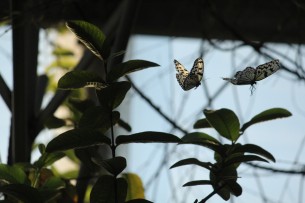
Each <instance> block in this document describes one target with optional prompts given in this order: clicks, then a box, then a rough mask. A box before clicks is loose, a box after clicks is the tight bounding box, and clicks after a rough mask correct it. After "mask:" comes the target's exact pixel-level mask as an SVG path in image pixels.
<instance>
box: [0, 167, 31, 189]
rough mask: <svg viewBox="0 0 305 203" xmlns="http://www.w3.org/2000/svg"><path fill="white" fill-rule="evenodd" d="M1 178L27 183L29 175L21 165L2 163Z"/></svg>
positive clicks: (12, 181) (10, 181)
mask: <svg viewBox="0 0 305 203" xmlns="http://www.w3.org/2000/svg"><path fill="white" fill-rule="evenodd" d="M0 180H5V182H8V183H16V184H17V183H21V184H22V183H26V182H27V176H26V174H25V173H24V171H23V170H22V169H21V167H18V166H8V165H5V164H1V163H0Z"/></svg>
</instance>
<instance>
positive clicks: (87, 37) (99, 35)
mask: <svg viewBox="0 0 305 203" xmlns="http://www.w3.org/2000/svg"><path fill="white" fill-rule="evenodd" d="M66 26H67V27H68V28H69V29H70V30H71V31H72V32H73V33H74V34H75V35H76V36H77V38H78V39H79V40H80V41H81V42H82V43H83V44H84V45H85V46H86V47H87V48H88V49H89V50H90V51H91V52H92V53H93V54H95V55H96V56H97V57H98V58H99V59H101V60H103V43H104V41H105V38H106V37H105V35H104V33H103V32H102V31H101V30H100V29H99V28H98V27H97V26H95V25H93V24H91V23H88V22H85V21H79V20H74V21H69V22H67V23H66Z"/></svg>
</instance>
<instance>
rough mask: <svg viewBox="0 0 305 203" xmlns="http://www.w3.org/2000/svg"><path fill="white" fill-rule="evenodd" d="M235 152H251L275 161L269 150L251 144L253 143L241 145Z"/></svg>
mask: <svg viewBox="0 0 305 203" xmlns="http://www.w3.org/2000/svg"><path fill="white" fill-rule="evenodd" d="M235 152H243V153H253V154H257V155H260V156H262V157H265V158H267V159H269V160H270V161H273V162H275V158H274V157H273V155H272V154H271V153H270V152H268V151H266V150H265V149H263V148H261V147H260V146H257V145H253V144H245V145H241V146H239V147H237V148H236V150H235Z"/></svg>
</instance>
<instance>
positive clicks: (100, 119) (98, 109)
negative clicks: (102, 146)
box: [79, 106, 120, 133]
mask: <svg viewBox="0 0 305 203" xmlns="http://www.w3.org/2000/svg"><path fill="white" fill-rule="evenodd" d="M111 113H112V122H111V120H110V118H111ZM119 119H120V113H119V112H117V111H113V112H111V110H109V109H106V108H104V107H102V106H95V107H92V108H90V109H88V110H87V111H85V113H84V114H83V116H82V117H81V119H80V121H79V127H80V128H91V129H99V130H100V131H101V132H102V133H105V132H106V131H107V130H108V129H109V128H110V127H111V124H112V125H115V124H116V123H117V122H118V120H119Z"/></svg>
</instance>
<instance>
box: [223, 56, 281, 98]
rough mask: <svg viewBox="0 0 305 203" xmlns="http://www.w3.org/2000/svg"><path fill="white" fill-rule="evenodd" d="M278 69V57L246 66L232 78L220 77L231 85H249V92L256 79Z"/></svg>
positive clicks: (263, 77)
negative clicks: (252, 65)
mask: <svg viewBox="0 0 305 203" xmlns="http://www.w3.org/2000/svg"><path fill="white" fill-rule="evenodd" d="M279 69H280V61H279V60H278V59H276V60H273V61H270V62H268V63H264V64H262V65H259V66H257V67H256V68H252V67H247V68H245V69H244V70H243V71H237V72H236V73H235V75H234V78H222V79H223V80H226V81H229V82H231V83H232V84H233V85H251V93H252V92H253V89H254V85H255V84H256V82H257V81H260V80H263V79H265V78H266V77H268V76H270V75H272V74H273V73H275V72H276V71H277V70H279Z"/></svg>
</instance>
